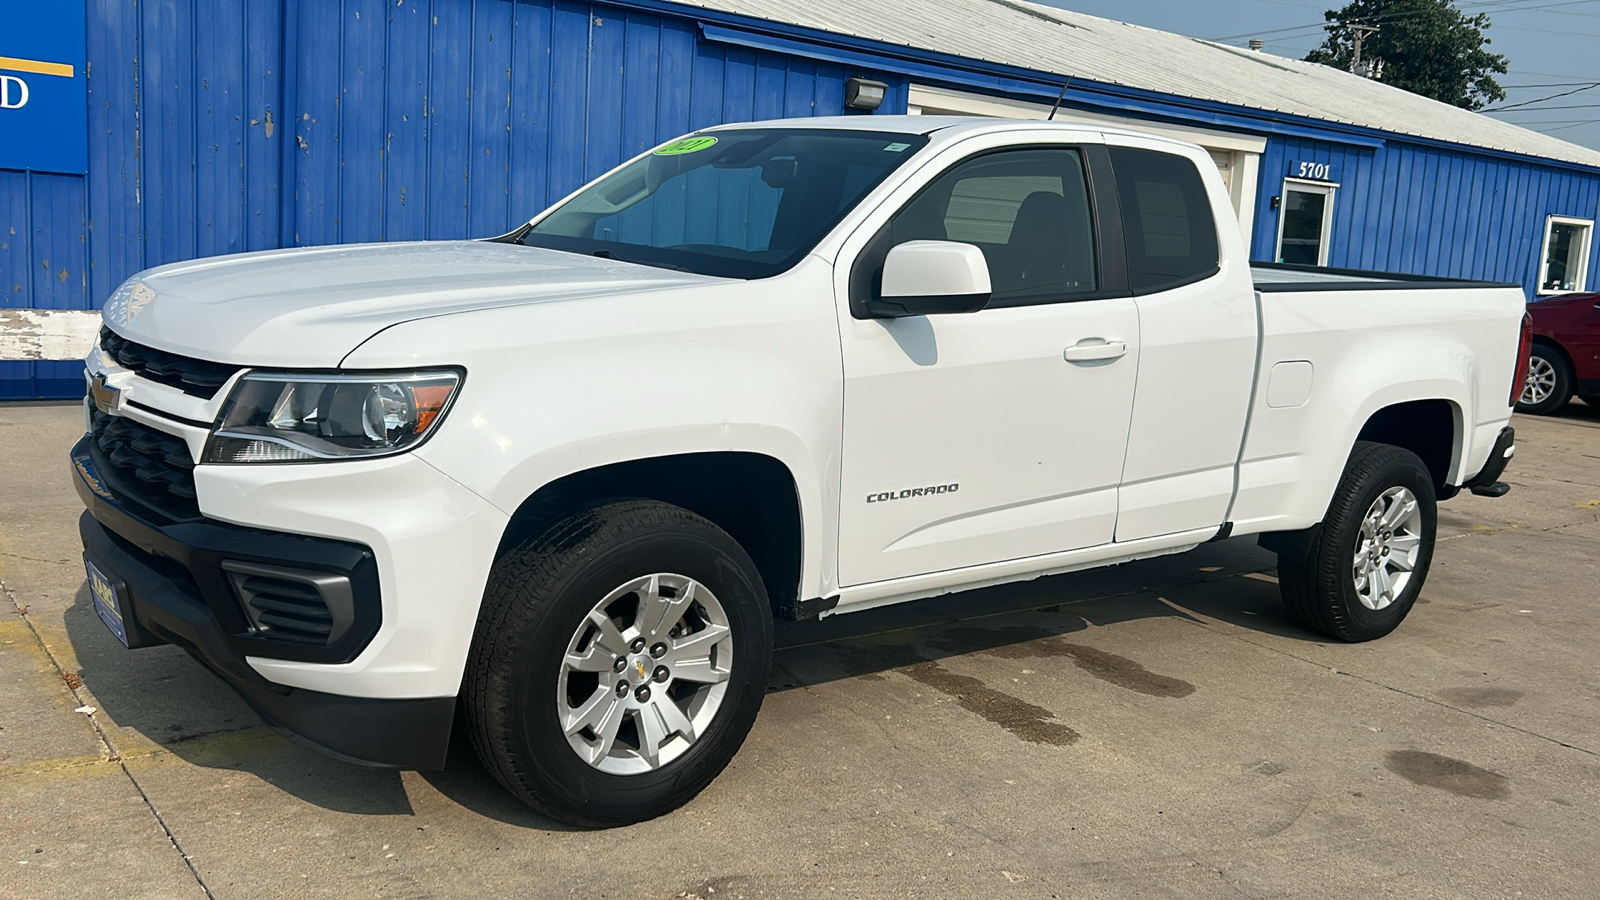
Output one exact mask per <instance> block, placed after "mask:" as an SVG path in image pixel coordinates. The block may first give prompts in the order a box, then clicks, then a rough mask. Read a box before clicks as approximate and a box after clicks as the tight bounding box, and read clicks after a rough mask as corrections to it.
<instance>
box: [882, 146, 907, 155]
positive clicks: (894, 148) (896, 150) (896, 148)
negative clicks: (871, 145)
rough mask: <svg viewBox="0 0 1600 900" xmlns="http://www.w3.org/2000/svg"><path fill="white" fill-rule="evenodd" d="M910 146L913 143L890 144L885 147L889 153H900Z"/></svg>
mask: <svg viewBox="0 0 1600 900" xmlns="http://www.w3.org/2000/svg"><path fill="white" fill-rule="evenodd" d="M909 146H911V145H910V144H890V145H889V146H887V147H885V148H883V149H884V151H885V152H887V153H899V152H901V151H902V150H904V149H906V148H907V147H909Z"/></svg>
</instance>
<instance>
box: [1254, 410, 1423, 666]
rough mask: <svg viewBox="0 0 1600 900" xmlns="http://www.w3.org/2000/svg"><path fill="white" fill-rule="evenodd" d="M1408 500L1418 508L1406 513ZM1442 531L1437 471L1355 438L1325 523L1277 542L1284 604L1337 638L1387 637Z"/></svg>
mask: <svg viewBox="0 0 1600 900" xmlns="http://www.w3.org/2000/svg"><path fill="white" fill-rule="evenodd" d="M1408 498H1409V500H1408ZM1407 502H1411V503H1414V504H1415V508H1414V510H1411V511H1409V512H1407V507H1406V503H1407ZM1386 512H1387V513H1389V516H1384V517H1381V518H1378V519H1374V516H1375V515H1380V516H1381V514H1383V513H1386ZM1399 513H1406V515H1399ZM1385 519H1389V521H1387V522H1385ZM1437 529H1438V508H1437V505H1436V502H1435V494H1434V488H1433V477H1432V475H1430V474H1429V472H1428V467H1427V466H1426V465H1424V464H1423V462H1422V460H1421V459H1419V458H1418V457H1417V455H1416V454H1414V453H1412V452H1411V451H1409V450H1403V449H1401V448H1399V447H1394V446H1391V445H1389V444H1374V443H1369V442H1366V441H1362V442H1358V443H1357V444H1356V446H1355V449H1354V450H1353V451H1351V453H1350V460H1349V462H1347V463H1346V464H1345V469H1344V475H1343V476H1342V477H1341V478H1340V479H1339V486H1338V487H1337V488H1335V489H1334V492H1333V501H1332V502H1331V503H1329V504H1328V514H1327V516H1326V517H1325V518H1324V519H1323V521H1322V524H1320V525H1317V526H1315V527H1313V528H1309V529H1307V530H1305V531H1303V532H1300V533H1298V534H1296V535H1295V536H1294V537H1293V538H1292V539H1290V540H1287V541H1285V542H1284V543H1283V544H1282V545H1281V546H1280V550H1279V553H1278V587H1279V590H1280V591H1281V593H1282V594H1283V603H1284V606H1285V607H1286V608H1287V609H1288V611H1289V613H1290V615H1291V616H1293V617H1294V619H1295V621H1297V622H1299V623H1300V624H1301V625H1304V626H1305V627H1307V628H1309V629H1311V630H1312V631H1316V632H1318V633H1320V634H1323V635H1326V636H1327V637H1330V638H1334V639H1335V640H1340V641H1348V642H1351V643H1356V642H1360V641H1370V640H1373V639H1375V638H1380V637H1383V636H1384V635H1386V634H1388V633H1389V632H1391V631H1393V630H1395V628H1396V627H1398V626H1399V625H1400V623H1401V622H1402V621H1404V619H1405V617H1406V614H1407V613H1409V612H1411V607H1412V606H1413V605H1414V604H1415V603H1416V601H1417V595H1418V594H1419V593H1421V592H1422V584H1423V581H1424V580H1426V578H1427V576H1428V566H1429V564H1430V563H1432V561H1433V544H1434V538H1435V535H1436V534H1437ZM1368 535H1372V537H1371V540H1369V539H1368ZM1380 548H1382V549H1387V550H1388V553H1387V555H1381V554H1380V555H1379V556H1378V557H1377V558H1376V560H1374V564H1375V565H1374V567H1373V568H1371V569H1366V568H1365V567H1364V566H1363V559H1366V558H1371V554H1372V553H1373V552H1376V551H1378V550H1379V549H1380ZM1363 550H1365V551H1366V552H1367V554H1368V555H1367V556H1366V557H1364V556H1362V555H1360V554H1361V553H1362V551H1363ZM1405 566H1409V567H1410V568H1409V570H1404V569H1403V567H1405ZM1379 568H1381V569H1382V574H1381V575H1380V574H1379V572H1378V569H1379ZM1363 571H1365V572H1366V574H1363ZM1401 575H1405V576H1407V577H1405V578H1403V579H1402V578H1401V577H1400V576H1401ZM1385 580H1387V583H1388V587H1389V590H1388V591H1387V592H1385V591H1384V590H1383V589H1382V588H1383V585H1384V582H1385ZM1375 607H1376V608H1375Z"/></svg>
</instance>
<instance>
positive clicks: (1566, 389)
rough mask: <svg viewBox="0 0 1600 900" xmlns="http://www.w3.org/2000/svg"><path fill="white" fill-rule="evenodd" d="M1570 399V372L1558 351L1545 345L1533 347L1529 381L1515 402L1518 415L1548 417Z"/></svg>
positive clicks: (1529, 360) (1529, 365)
mask: <svg viewBox="0 0 1600 900" xmlns="http://www.w3.org/2000/svg"><path fill="white" fill-rule="evenodd" d="M1571 399H1572V372H1571V370H1570V369H1569V368H1568V367H1567V361H1566V359H1565V358H1564V357H1563V356H1562V355H1561V351H1559V350H1557V349H1555V348H1554V347H1551V346H1549V345H1548V344H1534V345H1533V353H1532V355H1531V356H1529V357H1528V380H1527V382H1526V384H1525V385H1524V386H1523V388H1522V397H1521V399H1519V400H1518V401H1517V412H1524V413H1532V414H1533V415H1536V416H1543V415H1548V414H1550V413H1553V412H1555V411H1556V410H1558V409H1560V408H1561V407H1563V406H1566V405H1567V401H1569V400H1571Z"/></svg>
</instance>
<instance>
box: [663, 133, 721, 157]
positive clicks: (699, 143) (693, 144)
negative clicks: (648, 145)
mask: <svg viewBox="0 0 1600 900" xmlns="http://www.w3.org/2000/svg"><path fill="white" fill-rule="evenodd" d="M716 142H717V139H716V138H714V137H711V136H710V135H703V136H701V137H691V138H684V139H683V140H681V141H673V142H672V143H670V144H667V145H666V146H664V147H657V148H656V155H657V156H677V155H678V154H680V153H694V152H696V151H699V150H704V149H706V148H707V147H709V146H711V145H712V144H715V143H716Z"/></svg>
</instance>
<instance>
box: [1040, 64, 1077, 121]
mask: <svg viewBox="0 0 1600 900" xmlns="http://www.w3.org/2000/svg"><path fill="white" fill-rule="evenodd" d="M1069 87H1072V76H1071V75H1068V76H1067V81H1066V83H1065V84H1063V85H1062V86H1061V93H1059V94H1057V95H1056V102H1055V105H1053V106H1051V107H1050V115H1048V116H1046V117H1045V121H1046V122H1054V121H1055V120H1056V110H1058V109H1060V108H1061V98H1062V97H1065V96H1066V95H1067V88H1069Z"/></svg>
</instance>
